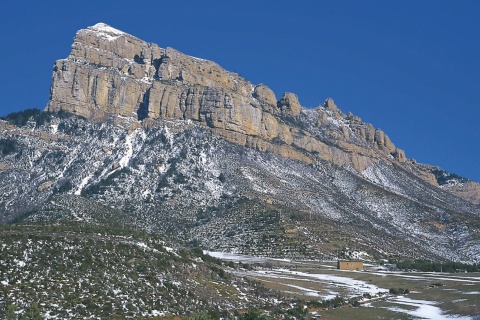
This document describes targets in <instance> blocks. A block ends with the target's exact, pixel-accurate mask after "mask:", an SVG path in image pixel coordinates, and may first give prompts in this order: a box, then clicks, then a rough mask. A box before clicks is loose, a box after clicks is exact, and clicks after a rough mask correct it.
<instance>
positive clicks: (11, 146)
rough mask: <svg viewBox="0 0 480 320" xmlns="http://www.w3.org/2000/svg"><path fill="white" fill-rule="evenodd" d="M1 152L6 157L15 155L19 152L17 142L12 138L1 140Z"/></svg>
mask: <svg viewBox="0 0 480 320" xmlns="http://www.w3.org/2000/svg"><path fill="white" fill-rule="evenodd" d="M0 150H1V152H2V154H3V155H5V156H6V155H9V154H12V153H15V151H16V150H17V141H15V140H13V139H10V138H7V139H0Z"/></svg>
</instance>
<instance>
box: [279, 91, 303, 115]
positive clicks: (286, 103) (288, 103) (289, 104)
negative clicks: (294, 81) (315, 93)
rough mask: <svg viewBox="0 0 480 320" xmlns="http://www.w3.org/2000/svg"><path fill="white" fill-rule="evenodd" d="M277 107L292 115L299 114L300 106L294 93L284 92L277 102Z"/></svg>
mask: <svg viewBox="0 0 480 320" xmlns="http://www.w3.org/2000/svg"><path fill="white" fill-rule="evenodd" d="M278 108H279V109H280V110H281V111H282V112H284V113H289V114H292V115H294V116H296V115H299V114H300V111H301V109H302V107H301V106H300V103H299V102H298V97H297V95H296V94H294V93H290V92H285V93H284V94H283V96H282V98H281V99H280V101H279V102H278Z"/></svg>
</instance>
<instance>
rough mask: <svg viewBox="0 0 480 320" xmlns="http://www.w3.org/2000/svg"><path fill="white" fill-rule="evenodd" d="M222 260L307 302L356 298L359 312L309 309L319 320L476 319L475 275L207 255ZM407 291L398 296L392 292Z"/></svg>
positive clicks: (479, 312)
mask: <svg viewBox="0 0 480 320" xmlns="http://www.w3.org/2000/svg"><path fill="white" fill-rule="evenodd" d="M211 254H212V255H215V256H217V257H219V258H223V259H226V260H234V261H235V260H236V261H243V262H250V263H257V265H259V266H261V267H259V268H257V269H255V270H251V271H247V272H244V273H243V275H246V276H248V277H249V278H251V279H254V280H257V281H260V282H261V283H263V285H264V286H265V287H268V288H271V289H275V290H278V291H281V292H282V293H283V294H285V295H288V296H293V297H296V298H299V299H302V300H306V301H319V300H329V299H333V298H335V297H336V296H340V297H343V298H345V299H350V298H359V302H360V306H359V307H356V308H353V307H351V306H343V307H339V308H335V309H333V308H331V309H325V308H323V309H320V308H318V309H312V310H310V311H311V315H312V317H313V316H318V317H319V318H320V319H432V320H441V319H457V320H463V319H480V274H479V273H455V274H449V273H420V272H407V273H402V272H389V271H385V270H381V268H378V267H375V266H368V265H367V266H366V270H365V271H344V270H337V269H336V268H335V263H333V262H330V263H328V262H327V263H325V262H301V261H297V262H292V261H285V260H272V259H261V258H252V257H243V256H234V255H222V254H219V253H211ZM400 288H401V289H408V291H409V293H407V294H402V295H394V294H390V293H389V291H390V289H400Z"/></svg>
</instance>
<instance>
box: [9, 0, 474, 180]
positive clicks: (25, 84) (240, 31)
mask: <svg viewBox="0 0 480 320" xmlns="http://www.w3.org/2000/svg"><path fill="white" fill-rule="evenodd" d="M97 22H104V23H107V24H109V25H111V26H113V27H115V28H117V29H120V30H123V31H125V32H128V33H130V34H133V35H135V36H137V37H139V38H141V39H143V40H146V41H149V42H155V43H157V44H158V45H159V46H161V47H167V46H168V47H173V48H175V49H177V50H180V51H182V52H184V53H186V54H189V55H193V56H197V57H201V58H206V59H209V60H213V61H215V62H217V63H218V64H220V65H221V66H222V67H224V68H226V69H227V70H230V71H236V72H238V73H239V74H240V75H242V76H244V77H245V78H247V79H249V80H250V81H252V82H253V83H255V84H258V83H264V84H266V85H268V86H269V87H270V88H271V89H272V90H273V91H274V92H275V94H276V95H277V98H279V97H280V96H281V95H282V94H283V92H285V91H289V92H294V93H296V94H297V95H298V96H299V100H300V103H301V104H302V105H303V106H305V107H315V106H317V105H319V104H321V103H322V102H323V101H324V100H325V99H326V98H327V97H331V98H333V99H334V100H335V102H336V104H337V105H338V106H339V107H340V109H341V110H342V111H344V112H345V113H346V112H348V111H351V112H353V113H354V114H355V115H357V116H360V117H361V118H362V120H364V121H366V122H370V123H372V124H373V125H374V127H377V128H381V129H382V130H384V131H385V132H386V133H387V134H388V135H389V137H390V138H391V140H392V141H393V142H394V143H395V145H396V146H397V147H400V148H402V149H404V150H405V152H406V155H407V157H409V158H414V159H416V160H417V161H418V162H423V163H428V164H435V165H439V166H441V167H442V168H444V169H445V170H447V171H449V172H453V173H457V174H459V175H462V176H466V177H469V178H471V179H473V180H476V181H480V167H479V162H480V161H479V159H480V148H479V146H480V143H479V140H478V132H479V130H478V129H479V120H480V1H478V0H428V1H427V0H402V1H393V0H392V1H384V0H377V1H370V0H362V1H359V0H351V1H349V0H335V1H333V0H331V1H320V0H310V1H306V0H296V1H282V0H277V1H262V0H255V1H252V0H243V1H229V0H218V1H213V0H202V1H181V0H180V1H148V0H145V1H122V0H117V1H90V0H82V1H75V2H73V1H72V2H70V1H54V0H51V1H21V0H19V1H8V2H6V3H3V4H2V9H1V10H0V43H1V50H0V61H2V64H1V72H0V90H1V91H0V92H1V96H2V101H1V103H0V115H6V114H7V113H10V112H12V111H19V110H22V109H26V108H33V107H36V108H41V109H43V108H44V107H45V105H46V103H47V101H48V98H49V88H50V81H51V74H52V67H53V63H54V61H55V60H57V59H61V58H66V57H67V56H68V54H69V51H70V45H71V44H72V40H73V37H74V36H75V32H76V31H77V30H78V29H81V28H85V27H87V26H91V25H94V24H96V23H97Z"/></svg>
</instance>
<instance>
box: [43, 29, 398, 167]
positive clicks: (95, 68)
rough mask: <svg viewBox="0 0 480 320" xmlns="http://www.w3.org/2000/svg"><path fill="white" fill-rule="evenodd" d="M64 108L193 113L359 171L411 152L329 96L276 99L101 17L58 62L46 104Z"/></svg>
mask: <svg viewBox="0 0 480 320" xmlns="http://www.w3.org/2000/svg"><path fill="white" fill-rule="evenodd" d="M61 109H63V110H65V111H69V112H72V113H74V114H77V115H80V116H83V117H86V118H87V119H89V120H91V121H94V122H103V121H109V120H114V121H115V120H116V119H117V118H118V117H119V116H120V117H134V118H136V119H138V120H139V121H142V120H145V119H185V120H186V119H191V120H194V121H198V122H199V123H201V124H203V125H205V126H207V127H210V128H211V130H212V131H213V132H214V133H215V134H217V135H219V136H221V137H223V138H225V139H228V140H230V141H232V142H235V143H237V144H240V145H246V146H249V147H252V148H256V149H259V150H262V151H269V152H273V153H276V154H280V155H282V156H285V157H288V158H293V159H297V160H300V161H303V162H306V163H313V162H315V161H318V160H327V161H331V162H333V163H335V164H338V165H349V166H352V167H353V168H355V169H356V170H358V171H362V170H364V169H365V168H366V167H367V166H368V165H370V164H371V163H374V162H376V161H377V160H379V159H386V160H388V161H395V160H396V161H399V162H405V160H406V158H405V154H404V152H403V151H402V150H400V149H397V148H396V147H395V146H394V145H393V143H392V142H391V141H390V139H389V138H388V136H387V135H385V133H383V132H382V131H381V130H379V129H375V128H373V127H372V126H371V125H370V124H367V123H363V122H362V121H361V120H360V118H358V117H355V116H353V115H352V114H348V115H345V114H343V113H342V112H341V111H340V110H339V109H338V108H337V106H336V105H335V103H334V102H333V100H331V99H327V100H326V101H325V103H324V104H323V105H322V106H319V107H317V108H315V109H306V108H303V107H301V105H300V103H299V100H298V97H297V96H296V95H295V94H293V93H285V94H284V95H283V96H282V97H281V99H280V100H278V101H277V98H276V97H275V94H274V93H273V91H272V90H271V89H269V88H268V87H267V86H265V85H263V84H260V85H257V86H255V85H253V84H251V83H250V82H249V81H247V80H246V79H244V78H242V77H240V76H239V75H238V74H236V73H232V72H228V71H226V70H224V69H223V68H221V67H220V66H219V65H218V64H216V63H214V62H212V61H208V60H203V59H199V58H195V57H191V56H188V55H185V54H183V53H181V52H178V51H176V50H174V49H172V48H166V49H164V48H160V47H158V46H157V45H156V44H152V43H147V42H145V41H142V40H140V39H138V38H136V37H134V36H131V35H129V34H127V33H124V32H122V31H119V30H117V29H114V28H112V27H110V26H108V25H105V24H102V23H99V24H96V25H95V26H92V27H89V28H87V29H83V30H80V31H78V32H77V34H76V36H75V40H74V43H73V45H72V51H71V53H70V55H69V57H68V58H67V59H64V60H58V61H57V62H56V63H55V67H54V71H53V80H52V86H51V98H50V101H49V103H48V106H47V110H49V111H58V110H61Z"/></svg>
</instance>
